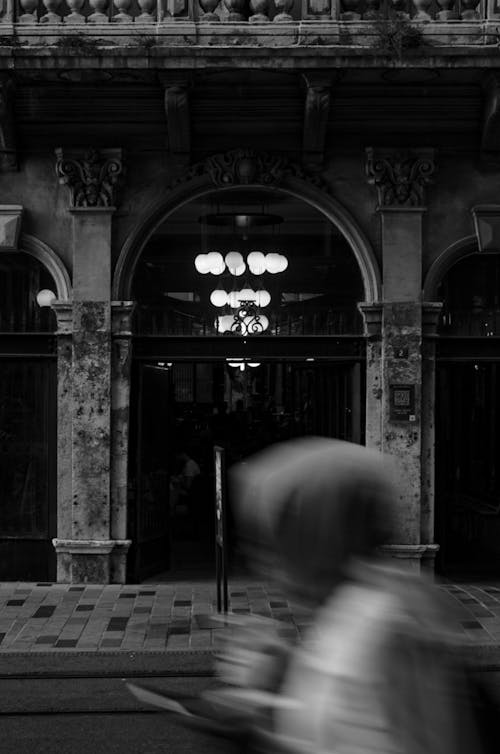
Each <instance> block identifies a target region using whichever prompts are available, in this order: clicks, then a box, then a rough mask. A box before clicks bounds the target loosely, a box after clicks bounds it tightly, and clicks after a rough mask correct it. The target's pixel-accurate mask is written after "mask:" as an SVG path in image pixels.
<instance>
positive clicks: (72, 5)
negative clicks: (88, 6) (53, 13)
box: [64, 0, 85, 24]
mask: <svg viewBox="0 0 500 754" xmlns="http://www.w3.org/2000/svg"><path fill="white" fill-rule="evenodd" d="M84 3H85V0H66V4H67V6H68V8H69V10H70V12H69V14H68V15H67V16H65V18H64V23H65V24H84V23H85V16H84V15H83V14H82V13H80V11H81V9H82V8H83V5H84Z"/></svg>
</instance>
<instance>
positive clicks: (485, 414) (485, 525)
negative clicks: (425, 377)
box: [436, 360, 500, 577]
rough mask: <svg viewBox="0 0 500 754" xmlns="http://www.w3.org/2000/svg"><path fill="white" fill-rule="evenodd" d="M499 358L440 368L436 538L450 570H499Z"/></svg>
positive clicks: (452, 572)
mask: <svg viewBox="0 0 500 754" xmlns="http://www.w3.org/2000/svg"><path fill="white" fill-rule="evenodd" d="M499 401H500V363H499V362H494V361H486V360H478V361H472V360H467V361H455V362H453V361H450V362H446V363H441V364H438V368H437V425H436V464H437V465H436V472H437V473H436V512H437V515H436V541H437V542H439V543H440V546H441V552H440V557H439V564H440V569H441V571H443V572H444V573H446V574H449V575H460V574H464V575H474V574H477V575H478V576H497V577H498V575H500V478H499V475H498V457H499V453H500V411H499V408H500V406H499Z"/></svg>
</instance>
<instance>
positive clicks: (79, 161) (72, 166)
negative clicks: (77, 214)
mask: <svg viewBox="0 0 500 754" xmlns="http://www.w3.org/2000/svg"><path fill="white" fill-rule="evenodd" d="M55 153H56V175H57V177H58V179H59V183H61V184H65V185H67V186H68V188H69V190H70V207H69V208H70V209H71V210H90V209H94V210H101V211H102V210H107V211H110V212H111V211H113V209H114V206H115V204H116V201H115V200H116V194H117V190H118V188H119V186H120V184H121V180H122V178H123V172H124V168H123V161H122V150H121V149H101V150H97V149H94V148H91V149H61V148H58V149H56V150H55Z"/></svg>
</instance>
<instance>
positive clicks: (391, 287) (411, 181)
mask: <svg viewBox="0 0 500 754" xmlns="http://www.w3.org/2000/svg"><path fill="white" fill-rule="evenodd" d="M433 157H434V155H433V152H432V150H426V149H423V150H405V151H404V152H401V151H398V150H384V152H381V153H377V154H376V153H375V152H374V150H372V149H369V150H367V174H368V179H369V181H370V183H372V184H374V185H375V186H376V187H377V191H378V200H379V201H378V211H379V213H380V216H381V230H382V258H383V284H384V288H383V292H384V293H383V295H384V301H383V304H382V322H381V345H380V356H379V358H380V390H381V433H380V449H381V450H382V452H383V453H386V454H388V455H391V456H392V457H393V458H394V460H395V467H396V470H397V473H398V476H399V480H398V481H399V506H398V510H397V515H396V519H395V521H394V530H393V532H392V541H391V544H390V545H389V546H388V547H387V551H388V553H389V554H390V555H392V556H394V557H397V558H398V559H400V561H401V563H402V564H404V565H405V566H406V567H409V568H412V569H417V570H419V569H420V567H421V562H420V561H421V559H422V557H423V556H424V554H425V552H426V544H424V543H422V539H421V537H422V532H421V519H422V468H423V465H425V463H426V460H425V459H424V458H423V456H422V419H423V413H422V302H421V289H422V245H423V244H422V221H423V214H424V212H425V201H424V189H425V187H426V185H427V184H428V183H429V182H430V179H431V176H432V174H433V172H434V160H433Z"/></svg>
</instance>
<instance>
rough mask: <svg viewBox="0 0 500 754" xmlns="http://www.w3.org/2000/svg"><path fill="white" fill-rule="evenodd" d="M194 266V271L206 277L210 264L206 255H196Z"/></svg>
mask: <svg viewBox="0 0 500 754" xmlns="http://www.w3.org/2000/svg"><path fill="white" fill-rule="evenodd" d="M194 266H195V267H196V270H197V271H198V272H199V273H201V274H202V275H206V274H207V272H208V271H209V270H210V262H209V261H208V254H198V256H197V257H196V258H195V260H194Z"/></svg>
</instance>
